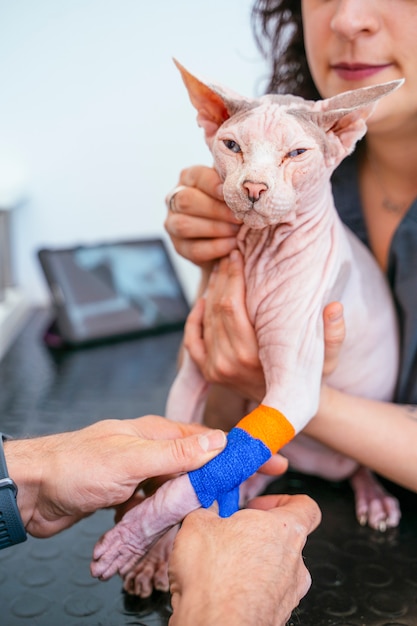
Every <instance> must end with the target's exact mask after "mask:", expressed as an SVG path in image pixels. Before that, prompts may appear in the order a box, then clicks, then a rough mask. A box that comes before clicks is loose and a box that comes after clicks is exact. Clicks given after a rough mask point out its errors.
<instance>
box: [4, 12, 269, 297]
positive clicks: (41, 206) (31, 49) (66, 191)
mask: <svg viewBox="0 0 417 626" xmlns="http://www.w3.org/2000/svg"><path fill="white" fill-rule="evenodd" d="M251 8H252V0H226V1H225V0H209V1H208V2H196V1H195V0H159V2H158V1H152V2H148V1H147V0H58V1H57V0H37V1H36V2H33V0H13V2H10V0H0V81H1V94H2V95H1V99H0V211H3V216H4V214H5V213H7V215H8V218H9V219H8V221H9V224H8V227H7V228H9V229H10V232H11V241H10V258H11V265H12V268H11V270H12V274H13V282H14V284H15V286H17V287H18V288H19V290H20V292H22V293H23V294H24V297H25V299H26V301H27V302H29V303H30V304H44V303H45V302H47V300H48V295H47V289H46V286H45V281H44V279H43V276H42V274H41V271H40V269H39V264H38V261H37V258H36V251H37V250H38V249H39V248H41V247H44V246H51V247H53V246H72V245H76V244H79V243H96V242H102V241H110V240H118V239H132V238H133V239H134V238H139V237H148V236H162V237H164V238H165V233H164V230H163V221H164V217H165V212H166V207H165V203H164V197H165V195H166V193H167V192H168V191H169V190H170V188H172V187H173V186H174V185H175V184H176V181H177V178H178V174H179V172H180V170H181V169H182V168H184V167H186V166H188V165H192V164H197V163H202V164H207V165H210V163H211V160H210V155H209V152H208V149H207V148H206V146H205V143H204V139H203V134H202V131H201V130H200V129H199V128H198V127H197V125H196V122H195V117H196V113H195V110H194V109H193V108H192V106H191V104H190V103H189V100H188V96H187V94H186V91H185V88H184V86H183V83H182V80H181V79H180V76H179V73H178V71H177V69H176V68H175V66H174V64H173V62H172V57H173V56H175V57H176V58H177V59H178V60H179V61H180V62H181V63H182V64H183V65H185V66H186V67H187V68H188V69H189V70H190V71H192V72H194V73H196V74H199V75H201V76H202V77H205V78H209V79H213V80H216V81H218V82H221V83H223V84H225V85H227V86H229V87H231V88H232V89H234V90H235V91H238V92H240V93H242V94H244V95H248V96H250V95H259V94H261V93H262V90H263V85H264V84H265V83H264V77H265V74H266V65H265V63H264V61H263V60H262V59H261V57H260V53H259V52H258V50H257V48H256V45H255V42H254V38H253V35H252V30H251V23H250V13H251ZM1 245H2V244H1V243H0V246H1ZM5 245H6V244H5V243H4V242H3V246H2V249H3V253H4V250H5ZM174 261H175V265H176V267H177V269H178V272H179V274H180V277H181V279H182V282H183V283H184V287H185V290H186V293H187V295H188V296H189V298H190V299H191V298H192V295H193V292H194V287H195V283H196V280H197V276H198V272H197V271H196V270H195V268H193V267H192V265H191V264H190V263H188V262H186V261H184V260H181V259H179V258H178V257H177V256H176V255H175V254H174ZM3 265H4V261H3ZM9 269H10V268H9Z"/></svg>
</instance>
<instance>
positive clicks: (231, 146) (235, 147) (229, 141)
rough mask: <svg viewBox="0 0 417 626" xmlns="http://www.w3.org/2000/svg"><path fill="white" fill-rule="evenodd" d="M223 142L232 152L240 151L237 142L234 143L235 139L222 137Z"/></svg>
mask: <svg viewBox="0 0 417 626" xmlns="http://www.w3.org/2000/svg"><path fill="white" fill-rule="evenodd" d="M223 143H224V145H225V146H226V148H228V149H229V150H231V151H232V152H236V153H238V152H242V150H241V149H240V146H239V144H238V143H236V141H233V139H223Z"/></svg>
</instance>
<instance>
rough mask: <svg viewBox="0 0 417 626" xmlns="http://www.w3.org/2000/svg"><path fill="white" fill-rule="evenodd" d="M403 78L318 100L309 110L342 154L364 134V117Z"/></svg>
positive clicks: (353, 145) (367, 115)
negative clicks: (333, 138)
mask: <svg viewBox="0 0 417 626" xmlns="http://www.w3.org/2000/svg"><path fill="white" fill-rule="evenodd" d="M403 83H404V79H401V80H393V81H390V82H388V83H382V84H379V85H373V86H371V87H362V88H361V89H354V90H352V91H345V92H344V93H341V94H338V95H337V96H333V97H332V98H327V99H326V100H320V101H318V102H316V103H315V105H316V106H317V109H316V110H315V111H314V110H313V111H312V112H311V119H312V120H314V121H315V122H316V123H317V124H318V125H319V126H320V127H321V128H322V129H323V130H324V131H325V132H326V133H327V135H328V136H331V135H333V136H334V137H335V138H337V139H338V140H339V142H340V144H341V146H342V147H343V148H344V149H345V151H346V152H345V155H344V156H346V154H349V153H350V152H351V151H352V150H353V148H354V147H355V144H356V142H357V141H358V140H359V139H360V138H361V137H363V135H364V134H365V133H366V120H367V119H368V117H369V116H370V115H371V113H372V112H373V110H374V108H375V106H376V103H377V102H378V101H379V100H380V99H381V98H383V97H384V96H386V95H388V94H389V93H391V92H392V91H395V90H396V89H398V88H399V87H400V86H401V85H402V84H403Z"/></svg>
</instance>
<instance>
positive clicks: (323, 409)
mask: <svg viewBox="0 0 417 626" xmlns="http://www.w3.org/2000/svg"><path fill="white" fill-rule="evenodd" d="M416 418H417V411H416V410H415V407H410V406H404V405H396V404H392V403H388V402H379V401H375V400H368V399H364V398H357V397H355V396H350V395H348V394H345V393H343V392H340V391H337V390H335V389H331V388H328V387H324V388H323V391H322V395H321V400H320V407H319V411H318V414H317V416H316V417H314V418H313V419H312V420H311V422H310V423H309V424H308V425H307V426H306V428H305V433H306V434H308V435H310V436H311V437H313V438H314V439H317V440H318V441H320V442H321V443H323V444H326V445H328V446H329V447H331V448H333V449H335V450H337V451H339V452H341V453H343V454H345V455H346V456H349V457H351V458H353V459H355V460H356V461H358V462H359V463H360V464H362V465H366V466H367V467H370V468H371V469H372V470H374V471H376V472H378V473H379V474H381V475H382V476H385V477H386V478H388V479H389V480H392V481H394V482H396V483H398V484H400V485H402V486H403V487H406V488H408V489H411V490H413V491H417V474H416V472H415V467H416V465H417V445H416V444H417V419H416Z"/></svg>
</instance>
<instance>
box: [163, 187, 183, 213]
mask: <svg viewBox="0 0 417 626" xmlns="http://www.w3.org/2000/svg"><path fill="white" fill-rule="evenodd" d="M183 189H187V187H186V186H185V185H178V186H177V187H174V189H173V190H172V191H170V192H169V194H168V195H167V197H166V199H165V201H166V203H167V207H168V209H169V210H170V211H172V212H173V213H175V211H176V210H177V208H176V206H175V202H174V200H175V196H176V195H177V193H178V192H179V191H182V190H183Z"/></svg>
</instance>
